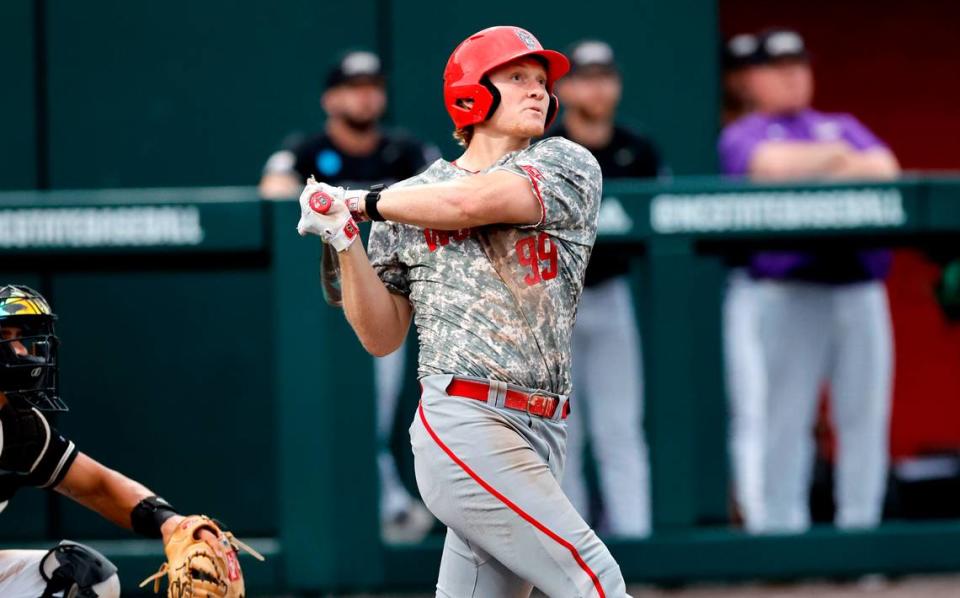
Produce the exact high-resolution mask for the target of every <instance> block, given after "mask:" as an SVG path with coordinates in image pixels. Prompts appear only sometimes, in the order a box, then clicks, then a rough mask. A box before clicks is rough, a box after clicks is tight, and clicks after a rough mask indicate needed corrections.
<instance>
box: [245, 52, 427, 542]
mask: <svg viewBox="0 0 960 598" xmlns="http://www.w3.org/2000/svg"><path fill="white" fill-rule="evenodd" d="M385 84H386V81H385V78H384V75H383V71H382V69H381V63H380V58H379V57H378V56H377V55H376V54H374V53H372V52H366V51H351V52H347V53H346V54H344V55H343V56H342V57H341V58H340V60H339V61H338V62H337V63H336V65H334V67H333V68H332V69H331V70H330V72H329V73H328V75H327V78H326V82H325V91H324V92H323V95H322V96H321V98H320V103H321V105H322V106H323V110H324V112H326V115H327V120H326V124H325V126H324V130H323V131H322V132H320V133H317V134H315V135H312V136H310V137H307V138H305V139H303V138H300V140H299V141H298V142H295V143H287V146H288V147H287V149H283V150H280V151H278V152H276V153H274V154H273V155H271V156H270V158H269V159H268V160H267V163H266V166H265V167H264V169H263V177H262V179H261V181H260V187H259V188H260V195H261V196H262V197H263V198H264V199H285V198H290V197H296V196H297V195H299V194H300V191H301V190H302V189H303V186H304V184H305V183H306V181H307V179H308V178H309V177H310V176H315V177H316V178H318V179H321V180H324V181H326V182H329V183H330V184H333V185H343V186H355V187H370V186H372V185H376V184H383V185H389V184H391V183H394V182H396V181H401V180H404V179H408V178H410V177H412V176H414V175H415V174H417V173H419V172H420V171H421V170H423V168H424V167H425V166H426V165H427V164H429V163H431V162H433V161H434V160H436V159H437V158H439V157H440V153H439V151H438V150H437V149H436V148H435V147H434V146H432V145H429V144H425V143H421V142H420V141H418V140H416V139H414V138H413V137H411V136H409V135H407V134H405V133H403V132H400V131H396V130H384V129H383V128H382V127H381V122H380V120H381V118H382V117H383V114H384V112H385V110H386V107H387V93H386V85H385ZM405 362H406V355H405V347H404V346H401V347H400V349H398V350H397V351H396V352H394V353H393V354H391V355H388V356H386V357H381V358H376V359H375V360H374V371H375V382H376V388H377V435H378V438H379V445H380V450H379V454H378V457H377V464H378V467H379V472H380V514H381V519H382V531H383V537H384V539H385V540H387V541H388V542H412V541H418V540H419V539H421V538H422V537H423V536H424V535H425V534H426V533H427V532H428V531H429V530H430V528H432V527H433V517H432V516H431V515H430V513H429V511H428V510H427V509H426V507H424V506H423V505H422V504H421V503H420V502H419V501H417V500H415V499H413V498H412V497H411V496H410V494H409V493H408V492H407V490H406V488H405V487H404V486H403V484H402V482H401V481H400V477H399V475H398V473H397V466H396V462H395V460H394V458H393V455H392V453H391V452H390V450H389V444H390V443H389V439H390V433H391V431H392V430H393V421H394V417H395V414H396V409H397V403H398V401H399V396H400V393H401V389H402V386H403V378H404V366H405Z"/></svg>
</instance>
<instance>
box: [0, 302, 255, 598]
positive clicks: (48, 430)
mask: <svg viewBox="0 0 960 598" xmlns="http://www.w3.org/2000/svg"><path fill="white" fill-rule="evenodd" d="M55 319H56V316H55V315H54V313H53V311H52V310H51V309H50V305H49V304H48V303H47V301H46V300H45V299H44V298H43V297H42V296H41V295H40V294H39V293H38V292H36V291H34V290H33V289H30V288H28V287H25V286H17V285H6V286H0V512H2V511H3V509H5V508H6V506H7V504H8V502H9V500H10V499H11V498H12V497H13V496H14V494H16V492H17V490H19V489H20V488H24V487H27V486H33V487H37V488H46V489H52V490H56V491H57V492H59V493H60V494H63V495H64V496H67V497H69V498H71V499H73V500H74V501H76V502H78V503H80V504H81V505H83V506H85V507H87V508H88V509H91V510H93V511H96V512H97V513H99V514H100V515H102V516H103V517H104V518H105V519H108V520H109V521H112V522H113V523H115V524H117V525H119V526H121V527H124V528H126V529H130V530H133V531H134V532H136V533H138V534H140V535H142V536H146V537H149V538H159V539H162V540H163V544H164V549H165V552H166V555H167V562H166V563H165V564H164V565H163V566H162V567H161V570H160V572H159V573H157V574H156V575H154V576H151V577H150V578H148V580H147V581H148V582H149V581H155V582H156V584H155V589H158V588H159V582H160V579H159V578H160V577H161V576H162V575H164V574H165V575H167V577H168V578H169V588H168V593H167V595H168V596H169V597H171V598H173V597H177V598H180V597H186V596H204V597H207V596H209V597H225V598H226V597H229V598H240V597H242V596H243V595H244V586H243V574H242V573H241V570H240V565H239V563H238V561H237V549H238V548H243V549H245V550H247V551H248V552H250V553H252V554H254V556H256V557H258V558H260V559H262V558H263V557H261V556H260V555H259V554H257V553H256V552H254V551H253V550H251V549H249V547H247V546H246V545H244V544H242V543H241V542H239V541H238V540H237V539H236V538H234V537H233V535H232V534H230V533H229V532H225V531H223V530H222V529H221V526H219V525H218V524H217V523H215V522H214V521H213V520H211V519H208V518H207V517H204V516H198V515H194V516H190V517H184V516H183V515H181V514H180V513H178V512H177V511H176V510H175V509H174V508H173V507H172V506H171V505H170V504H169V503H168V502H167V501H165V500H163V499H162V498H160V497H159V496H156V495H155V494H154V493H153V492H151V491H150V490H148V489H147V488H145V487H144V486H143V485H142V484H140V483H138V482H136V481H134V480H132V479H130V478H128V477H126V476H124V475H123V474H121V473H119V472H116V471H113V470H112V469H109V468H107V467H105V466H104V465H101V464H100V463H98V462H97V461H95V460H94V459H92V458H91V457H89V456H87V455H86V454H84V453H82V452H80V451H79V450H78V449H77V447H76V445H75V444H74V443H73V442H71V441H69V440H67V439H66V438H65V437H63V436H62V435H61V434H59V433H58V432H57V430H56V429H54V428H53V426H51V425H50V422H49V421H48V419H47V416H46V415H45V413H47V412H51V411H66V410H67V407H66V404H65V403H64V402H63V400H62V399H61V398H60V396H59V388H58V387H59V375H58V374H59V372H58V361H57V359H58V346H59V339H58V338H57V336H56V334H55V333H54V326H53V323H54V320H55ZM145 583H146V582H145ZM119 595H120V581H119V578H118V577H117V568H116V567H115V566H114V565H113V563H111V562H110V561H109V560H107V559H106V557H104V556H103V555H102V554H100V553H99V552H97V551H96V550H94V549H92V548H90V547H88V546H84V545H82V544H78V543H75V542H70V541H67V540H63V541H61V542H60V543H59V544H58V545H57V546H55V547H54V548H52V549H50V550H49V551H43V550H0V596H3V597H4V598H37V596H40V597H41V598H52V597H53V596H70V597H76V598H109V597H115V596H119Z"/></svg>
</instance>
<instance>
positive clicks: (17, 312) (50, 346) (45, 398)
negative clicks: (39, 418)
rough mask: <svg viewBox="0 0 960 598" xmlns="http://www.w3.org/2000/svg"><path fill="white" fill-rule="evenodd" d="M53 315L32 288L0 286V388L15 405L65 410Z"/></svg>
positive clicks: (47, 409)
mask: <svg viewBox="0 0 960 598" xmlns="http://www.w3.org/2000/svg"><path fill="white" fill-rule="evenodd" d="M56 318H57V317H56V316H55V315H54V313H53V310H51V309H50V305H49V304H48V303H47V300H46V299H44V298H43V295H41V294H40V293H38V292H36V291H34V290H33V289H31V288H29V287H25V286H20V285H6V286H2V287H0V392H2V393H4V394H5V395H6V397H7V399H8V400H9V401H11V402H12V404H13V406H15V407H27V406H32V407H36V408H37V409H40V410H44V411H66V410H67V406H66V404H65V403H64V402H63V401H62V400H61V399H60V396H59V370H58V367H57V366H58V363H57V352H58V347H59V345H60V341H59V339H58V338H57V336H56V334H54V331H53V321H54V320H55V319H56Z"/></svg>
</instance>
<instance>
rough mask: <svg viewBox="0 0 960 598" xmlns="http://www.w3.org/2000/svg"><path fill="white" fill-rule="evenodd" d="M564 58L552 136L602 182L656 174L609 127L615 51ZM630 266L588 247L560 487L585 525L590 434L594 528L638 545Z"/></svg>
mask: <svg viewBox="0 0 960 598" xmlns="http://www.w3.org/2000/svg"><path fill="white" fill-rule="evenodd" d="M569 55H570V63H571V70H570V75H569V76H568V77H567V78H566V79H563V80H561V81H559V82H558V84H557V93H558V95H559V96H560V100H561V102H562V104H563V106H564V112H563V115H562V120H561V123H560V124H559V125H558V126H557V127H555V128H554V129H552V130H551V131H550V134H552V135H556V136H560V137H566V138H568V139H570V140H572V141H574V142H576V143H579V144H581V145H583V146H584V147H586V148H587V149H588V150H590V152H591V153H592V154H593V155H594V157H596V158H597V161H598V162H599V163H600V169H601V171H602V172H603V178H604V180H605V181H609V180H610V179H615V178H651V177H656V176H658V175H659V174H660V172H661V169H662V165H661V162H660V157H659V155H658V152H657V150H656V148H655V147H654V146H653V144H652V143H651V142H650V141H648V140H647V139H646V138H644V137H643V136H641V135H639V134H638V133H636V132H635V131H633V130H632V129H630V128H628V127H625V126H623V125H621V124H619V123H617V122H616V120H615V117H616V112H617V106H618V105H619V103H620V96H621V91H622V81H621V78H620V73H619V70H618V69H617V64H616V61H615V58H614V53H613V49H612V48H611V47H610V45H609V44H607V43H606V42H603V41H599V40H585V41H581V42H578V43H576V44H574V46H573V48H572V49H571V50H570V54H569ZM622 214H623V209H622V207H621V206H620V204H619V203H618V200H617V199H615V198H612V197H604V198H603V201H602V203H601V206H600V231H601V232H603V230H604V228H607V229H608V230H609V228H610V227H616V225H617V222H618V220H620V219H621V215H622ZM629 267H630V262H629V256H626V255H624V253H623V252H622V251H621V250H617V249H614V248H610V247H607V246H604V245H602V244H598V245H597V246H595V247H594V250H593V254H592V255H591V257H590V264H589V266H588V268H587V273H586V281H585V286H584V290H583V297H582V299H581V301H580V308H579V311H578V313H577V322H576V325H575V326H574V328H573V383H574V395H575V396H576V397H577V400H578V403H577V404H579V405H581V406H582V408H581V409H575V410H573V411H572V412H571V414H570V417H569V418H568V423H567V430H568V432H567V434H568V437H567V467H566V471H565V473H564V479H563V488H564V491H565V492H566V493H567V495H568V496H569V497H570V501H571V502H572V503H573V504H574V506H575V507H576V508H577V510H578V511H579V512H580V513H581V514H582V515H583V516H584V517H586V518H588V519H589V517H588V515H589V512H590V510H591V509H590V500H589V493H588V491H587V484H586V479H585V475H584V452H585V451H584V445H585V440H586V438H585V436H586V435H587V434H589V437H590V444H591V447H592V448H593V453H594V458H595V461H596V464H597V470H598V471H597V473H598V478H599V486H600V501H601V502H602V505H603V509H602V516H601V517H600V519H601V521H600V522H599V528H600V529H601V530H603V531H604V532H606V533H609V534H611V535H616V536H625V537H642V536H646V535H648V534H649V533H650V527H651V524H650V489H649V465H648V458H647V445H646V441H645V439H644V434H643V397H642V363H641V354H640V335H639V332H638V330H637V323H636V318H635V315H634V307H633V306H634V303H633V297H632V293H631V291H630V282H629V278H628V276H627V274H628V272H629Z"/></svg>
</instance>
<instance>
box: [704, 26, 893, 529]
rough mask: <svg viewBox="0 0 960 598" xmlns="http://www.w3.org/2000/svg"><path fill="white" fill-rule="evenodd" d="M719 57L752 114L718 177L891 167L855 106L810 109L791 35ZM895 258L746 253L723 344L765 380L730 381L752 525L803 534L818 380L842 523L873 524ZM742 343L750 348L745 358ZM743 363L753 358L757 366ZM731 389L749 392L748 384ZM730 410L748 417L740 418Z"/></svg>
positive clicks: (843, 174) (858, 253)
mask: <svg viewBox="0 0 960 598" xmlns="http://www.w3.org/2000/svg"><path fill="white" fill-rule="evenodd" d="M725 66H726V68H727V70H728V71H731V70H732V71H735V72H737V73H738V75H737V77H736V78H735V82H736V85H737V88H736V89H734V90H733V91H734V92H735V93H737V94H738V95H739V96H740V100H741V101H742V104H743V106H744V107H745V109H746V111H747V113H746V114H745V115H744V116H742V117H741V118H739V119H737V120H735V121H734V122H732V123H730V124H729V125H727V126H726V127H725V128H724V130H723V132H722V134H721V136H720V141H719V144H718V149H719V153H720V162H721V164H722V166H723V171H724V173H725V174H728V175H740V176H748V177H750V178H751V179H753V180H757V181H797V180H842V179H875V180H889V179H892V178H895V177H896V176H897V175H898V173H899V166H898V164H897V160H896V158H895V157H894V155H893V153H892V152H891V151H890V149H889V148H888V147H887V146H886V144H884V143H883V141H881V140H880V139H879V138H878V137H876V136H875V135H874V134H873V133H872V132H871V131H869V130H868V129H867V128H866V127H865V126H864V125H863V124H862V123H860V122H859V121H858V120H857V119H856V118H855V117H854V116H853V115H850V114H830V113H825V112H820V111H818V110H815V109H813V108H812V107H811V103H812V99H813V71H812V68H811V66H810V59H809V55H808V53H807V49H806V45H805V43H804V41H803V38H802V37H801V36H800V35H799V34H798V33H797V32H795V31H790V30H785V29H771V30H766V31H763V32H760V33H758V34H743V35H738V36H735V37H733V38H731V39H730V40H729V41H728V43H727V46H726V52H725ZM891 257H892V256H891V252H890V251H889V250H886V249H882V248H875V247H863V248H856V249H843V250H841V249H832V250H824V249H820V250H811V248H810V247H809V246H808V247H803V248H797V249H793V250H783V249H781V250H776V251H760V252H757V253H754V254H752V255H750V256H749V258H748V260H747V264H746V271H747V272H748V273H749V279H748V280H746V281H741V282H742V285H741V287H740V288H739V291H738V294H737V295H736V297H734V295H733V294H732V293H733V288H732V287H731V294H730V295H729V296H728V298H727V303H728V305H727V317H728V318H729V317H731V315H736V314H739V315H740V316H741V317H740V322H741V324H743V326H744V327H743V328H740V330H739V331H738V330H737V328H738V326H736V325H731V322H728V323H727V325H726V330H725V334H726V335H727V337H728V338H727V349H728V351H730V350H731V348H734V350H735V351H736V350H737V349H736V347H737V346H739V347H740V348H739V357H737V355H734V360H733V361H734V362H738V364H739V366H740V367H739V368H738V367H736V366H737V365H738V364H737V363H734V366H735V367H734V368H732V369H731V372H735V370H737V369H739V370H740V371H741V372H744V371H752V372H753V373H754V374H759V376H761V379H759V380H757V383H758V384H759V386H756V387H754V390H755V391H756V392H758V393H759V394H754V393H753V392H751V393H750V394H749V395H748V394H741V395H740V396H737V395H736V392H735V391H736V386H735V385H734V384H732V385H731V389H732V390H733V391H734V392H733V396H732V406H733V409H734V413H733V416H734V423H733V425H732V426H731V429H732V431H733V434H734V441H733V442H734V446H735V447H736V446H737V445H738V444H739V446H740V450H741V451H742V453H741V455H740V456H739V457H738V456H737V454H736V452H735V456H734V463H735V464H736V463H737V460H738V458H739V459H743V458H746V460H745V461H744V460H741V461H740V463H741V466H742V467H744V469H743V470H742V472H741V473H740V474H738V475H740V476H741V478H742V475H743V474H746V475H747V478H748V479H749V480H752V482H751V484H752V489H748V490H749V492H748V494H747V495H746V496H747V498H748V500H747V501H746V504H745V505H741V506H742V507H745V508H744V513H743V514H744V516H745V517H744V519H745V523H746V526H747V528H748V529H750V530H753V531H760V532H798V531H803V530H805V529H807V527H808V526H809V525H810V513H809V509H808V500H807V497H808V487H809V483H810V476H811V472H812V469H813V463H812V460H813V455H814V441H813V437H812V434H811V430H812V429H813V427H814V421H815V418H816V414H817V404H818V401H817V399H818V397H819V392H820V388H821V385H822V384H823V383H824V382H829V384H830V390H831V411H832V413H833V420H834V423H835V424H836V428H837V436H838V439H839V445H838V452H837V466H836V476H835V478H836V492H835V495H836V504H837V513H836V518H835V520H836V523H837V525H838V526H841V527H845V528H863V527H871V526H874V525H876V524H877V523H879V521H880V518H881V515H882V507H883V501H884V491H885V486H886V477H887V463H888V451H889V448H888V428H889V422H890V403H891V395H892V374H893V346H892V345H893V341H892V330H891V322H890V312H889V305H888V303H887V296H886V290H885V288H884V284H883V280H884V278H885V277H886V275H887V273H888V271H889V269H890V264H891ZM737 302H740V305H739V307H738V306H737V305H736V304H737ZM750 346H753V347H754V350H753V351H752V352H753V355H752V356H751V357H750V358H749V359H743V356H744V355H743V349H744V347H750ZM729 358H730V355H728V359H729ZM751 360H752V361H754V362H759V363H754V364H752V365H753V367H752V368H751V367H749V366H750V365H751V364H749V363H748V362H749V361H751ZM743 366H748V367H746V368H744V367H743ZM734 382H736V381H734ZM739 388H740V390H741V391H742V390H743V389H744V388H745V387H744V386H743V385H742V381H741V384H740V386H739ZM738 419H739V420H740V421H741V422H752V423H750V424H749V425H748V426H746V427H742V426H740V425H739V424H737V423H736V421H737V420H738ZM738 435H741V436H740V438H739V439H738V438H737V436H738ZM738 483H742V481H741V482H738ZM742 490H744V488H741V491H742ZM740 498H741V499H742V498H743V495H742V494H741V497H740Z"/></svg>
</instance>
